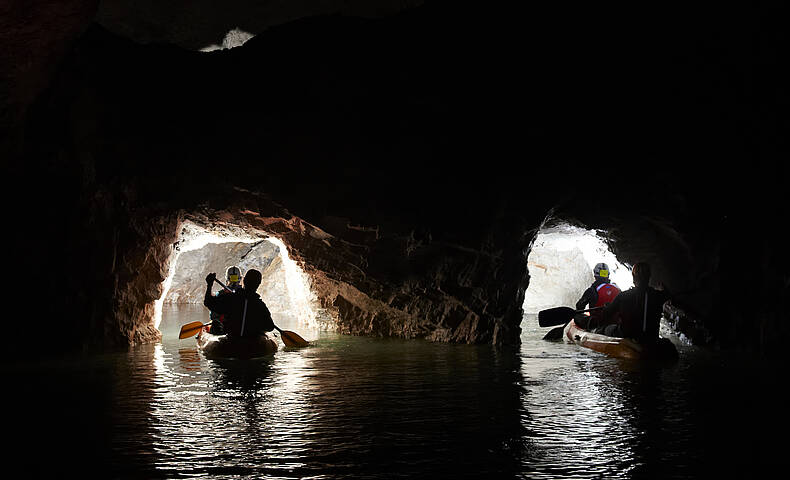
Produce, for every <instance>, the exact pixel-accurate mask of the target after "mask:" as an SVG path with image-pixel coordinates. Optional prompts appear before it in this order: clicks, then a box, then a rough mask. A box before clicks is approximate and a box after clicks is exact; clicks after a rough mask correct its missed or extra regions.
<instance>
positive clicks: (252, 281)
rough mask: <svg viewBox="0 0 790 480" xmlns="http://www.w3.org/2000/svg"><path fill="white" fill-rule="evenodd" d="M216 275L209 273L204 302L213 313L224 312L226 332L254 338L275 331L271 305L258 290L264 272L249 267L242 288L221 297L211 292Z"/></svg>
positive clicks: (233, 335) (230, 334)
mask: <svg viewBox="0 0 790 480" xmlns="http://www.w3.org/2000/svg"><path fill="white" fill-rule="evenodd" d="M216 278H217V276H216V274H215V273H209V274H208V276H206V296H205V298H204V299H203V305H205V306H206V307H208V309H209V310H211V311H212V312H217V313H219V314H222V315H224V323H223V325H224V327H225V334H227V335H228V336H231V337H255V336H258V335H263V333H264V332H270V331H272V330H274V322H273V321H272V315H271V313H270V312H269V308H268V307H267V306H266V304H265V303H264V302H263V300H261V297H260V295H258V294H257V293H256V290H257V289H258V286H260V284H261V272H259V271H258V270H255V269H250V270H249V271H247V273H246V274H245V275H244V282H243V286H242V287H239V288H237V289H236V290H235V291H234V292H233V293H229V294H227V295H220V296H214V295H212V294H211V286H212V285H213V283H214V281H215V280H216Z"/></svg>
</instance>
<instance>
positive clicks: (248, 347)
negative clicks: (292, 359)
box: [197, 326, 277, 360]
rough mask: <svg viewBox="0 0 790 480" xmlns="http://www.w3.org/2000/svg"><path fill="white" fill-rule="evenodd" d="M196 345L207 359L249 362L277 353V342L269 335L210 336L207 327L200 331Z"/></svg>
mask: <svg viewBox="0 0 790 480" xmlns="http://www.w3.org/2000/svg"><path fill="white" fill-rule="evenodd" d="M197 344H198V348H199V349H200V350H201V351H202V352H203V354H204V355H205V356H206V358H209V359H239V360H249V359H253V358H261V357H266V356H268V355H274V353H275V352H277V342H276V341H275V340H274V337H272V336H271V335H269V334H264V335H260V336H258V337H253V338H238V337H229V336H227V335H212V334H211V333H209V327H208V326H206V327H203V328H202V329H201V330H200V333H199V334H198V336H197Z"/></svg>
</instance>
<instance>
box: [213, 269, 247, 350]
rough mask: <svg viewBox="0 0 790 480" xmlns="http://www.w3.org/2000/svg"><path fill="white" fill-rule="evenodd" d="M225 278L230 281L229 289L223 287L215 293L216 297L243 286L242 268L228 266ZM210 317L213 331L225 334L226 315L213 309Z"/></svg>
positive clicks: (217, 333) (216, 333)
mask: <svg viewBox="0 0 790 480" xmlns="http://www.w3.org/2000/svg"><path fill="white" fill-rule="evenodd" d="M225 279H226V280H227V282H228V284H227V287H228V289H229V290H228V289H225V288H223V289H221V290H220V291H218V292H217V293H216V294H215V296H216V297H219V296H221V295H229V294H231V293H233V292H234V291H235V290H236V289H239V288H241V269H240V268H239V267H237V266H235V265H234V266H231V267H228V269H227V271H226V276H225ZM209 318H210V319H211V329H210V331H211V333H213V334H215V335H223V334H224V333H225V315H224V314H221V313H218V312H215V311H213V310H211V311H210V313H209Z"/></svg>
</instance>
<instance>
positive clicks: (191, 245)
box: [154, 221, 320, 337]
mask: <svg viewBox="0 0 790 480" xmlns="http://www.w3.org/2000/svg"><path fill="white" fill-rule="evenodd" d="M230 266H237V267H239V268H240V269H241V272H242V276H243V275H244V274H245V273H246V272H247V271H249V270H250V269H253V268H254V269H256V270H259V271H260V272H261V274H262V277H263V280H262V282H261V285H260V286H259V287H258V290H257V293H258V294H259V295H260V296H261V299H263V301H264V302H265V303H266V305H267V306H268V307H269V310H270V312H271V314H272V318H273V320H274V323H275V325H277V326H278V327H280V328H283V329H297V328H298V329H299V330H300V331H305V330H308V331H314V330H318V329H320V326H319V324H318V323H317V322H318V318H319V317H320V316H319V314H318V312H319V311H320V308H319V307H318V303H317V300H316V297H315V295H314V294H313V292H312V291H311V288H310V279H309V277H308V275H307V274H306V273H305V272H304V271H303V270H302V269H301V268H300V267H299V265H298V264H297V263H296V262H295V261H293V260H292V259H291V258H290V257H289V255H288V250H287V248H286V246H285V244H284V243H283V242H282V241H281V240H279V239H278V238H276V237H273V236H269V235H266V234H265V233H262V232H253V233H250V232H247V231H244V230H240V229H235V228H233V227H229V226H225V227H223V226H216V225H211V226H203V225H200V224H197V223H193V222H189V221H186V222H184V223H183V224H182V226H181V229H180V233H179V236H178V241H177V242H176V244H175V245H174V249H173V253H172V254H171V258H170V262H169V271H168V275H167V277H166V279H165V281H164V285H163V289H162V290H163V293H162V296H161V297H160V298H159V299H158V300H157V301H156V303H155V313H154V325H155V326H156V327H157V328H158V329H159V331H160V332H162V335H163V336H170V337H173V336H177V335H178V331H179V329H180V328H181V326H182V324H184V323H187V322H188V321H194V320H200V321H203V322H204V323H207V322H209V310H208V309H207V308H206V307H205V306H203V298H204V294H205V289H206V283H205V277H206V275H208V274H209V273H211V272H214V273H216V274H217V279H219V280H221V281H222V282H223V283H226V284H227V278H226V271H227V269H228V268H229V267H230ZM220 288H221V287H220V286H219V285H218V284H215V285H214V286H213V288H212V291H213V292H215V293H216V292H217V291H218V290H219V289H220ZM196 317H197V318H196Z"/></svg>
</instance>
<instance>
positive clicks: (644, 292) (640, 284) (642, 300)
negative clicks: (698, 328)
mask: <svg viewBox="0 0 790 480" xmlns="http://www.w3.org/2000/svg"><path fill="white" fill-rule="evenodd" d="M631 274H632V275H633V277H634V286H633V288H629V289H628V290H626V291H625V292H623V293H621V294H620V295H618V296H617V297H616V298H615V299H614V300H613V301H612V303H610V304H609V305H607V306H606V308H604V312H603V314H604V319H605V321H606V322H607V323H611V324H610V325H607V326H606V327H605V328H604V329H603V331H602V332H601V333H603V334H604V335H608V336H610V337H627V338H633V339H636V340H637V341H639V342H640V343H655V342H656V341H658V330H659V327H660V323H661V315H662V314H663V312H664V302H666V301H667V300H669V294H668V292H666V291H665V290H664V289H663V288H662V289H661V290H657V289H655V288H652V287H650V285H649V282H650V265H649V264H648V263H645V262H638V263H636V264H635V265H634V268H633V270H632V271H631Z"/></svg>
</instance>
